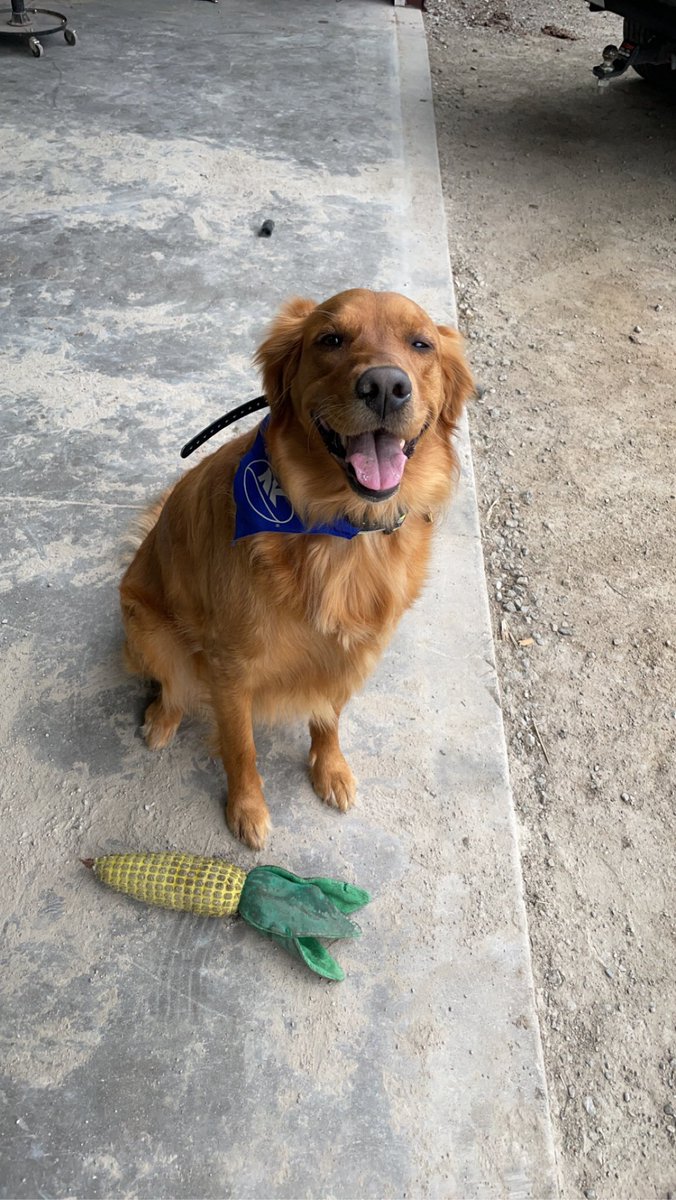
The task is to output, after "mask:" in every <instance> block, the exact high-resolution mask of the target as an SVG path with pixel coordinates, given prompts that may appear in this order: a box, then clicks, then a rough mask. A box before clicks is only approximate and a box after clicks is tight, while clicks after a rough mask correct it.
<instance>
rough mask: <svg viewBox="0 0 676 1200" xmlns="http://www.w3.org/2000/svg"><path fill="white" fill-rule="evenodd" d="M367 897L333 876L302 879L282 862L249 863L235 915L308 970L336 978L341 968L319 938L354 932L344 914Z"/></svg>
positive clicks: (348, 935) (356, 934)
mask: <svg viewBox="0 0 676 1200" xmlns="http://www.w3.org/2000/svg"><path fill="white" fill-rule="evenodd" d="M369 899H370V897H369V895H368V893H367V892H364V891H362V889H361V888H355V887H353V886H352V884H347V883H342V882H341V881H340V880H338V879H325V878H323V877H318V878H314V879H304V878H302V876H300V875H293V874H292V873H291V872H290V871H285V870H284V869H283V868H282V867H254V868H253V870H251V871H250V872H249V874H248V875H247V878H246V882H245V884H244V887H243V889H242V895H241V897H240V902H239V915H240V916H241V917H243V918H244V920H245V921H246V922H247V923H248V924H249V925H252V926H253V928H254V929H257V930H258V931H259V932H260V933H263V934H266V935H267V936H268V937H271V938H272V940H273V941H275V942H276V943H277V944H278V945H279V946H282V947H283V948H284V949H285V950H287V951H288V952H289V953H290V954H293V955H295V956H297V957H299V958H300V959H301V960H302V961H303V962H304V963H305V964H306V966H308V967H309V968H310V970H311V971H314V972H315V973H316V974H318V975H322V976H324V978H326V979H336V980H340V979H343V978H344V974H343V971H342V969H341V967H340V966H339V965H338V963H337V962H335V960H334V959H333V958H332V957H331V955H330V954H329V953H328V951H327V950H326V948H325V947H324V946H322V944H321V942H320V941H319V940H318V939H319V938H325V939H327V940H329V941H333V940H335V939H337V938H355V937H359V936H360V934H361V930H360V928H359V926H358V925H355V923H354V922H353V921H350V920H348V917H347V916H346V913H349V912H354V910H355V909H357V908H361V907H363V905H364V904H367V903H368V901H369Z"/></svg>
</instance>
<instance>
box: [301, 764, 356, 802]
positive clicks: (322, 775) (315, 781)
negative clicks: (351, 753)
mask: <svg viewBox="0 0 676 1200" xmlns="http://www.w3.org/2000/svg"><path fill="white" fill-rule="evenodd" d="M310 778H311V780H312V786H313V788H314V789H315V791H316V793H317V795H318V796H319V798H320V800H323V801H324V802H325V803H326V804H332V805H333V806H334V808H339V809H340V811H341V812H347V810H348V808H352V805H353V804H354V802H355V799H356V796H357V781H356V779H355V777H354V775H353V774H352V772H351V770H350V768H349V766H348V765H347V762H346V760H345V759H344V758H343V755H342V754H341V752H340V750H333V751H331V752H330V753H324V754H311V755H310Z"/></svg>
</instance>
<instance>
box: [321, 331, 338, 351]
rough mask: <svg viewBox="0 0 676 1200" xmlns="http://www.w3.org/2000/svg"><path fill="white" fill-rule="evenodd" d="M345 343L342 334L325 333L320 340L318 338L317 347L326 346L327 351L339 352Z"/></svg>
mask: <svg viewBox="0 0 676 1200" xmlns="http://www.w3.org/2000/svg"><path fill="white" fill-rule="evenodd" d="M344 341H345V338H344V337H343V335H342V333H323V334H322V336H321V337H320V338H317V345H318V346H324V347H325V348H326V349H327V350H337V349H338V346H342V344H343V342H344Z"/></svg>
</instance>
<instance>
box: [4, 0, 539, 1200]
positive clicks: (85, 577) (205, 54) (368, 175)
mask: <svg viewBox="0 0 676 1200" xmlns="http://www.w3.org/2000/svg"><path fill="white" fill-rule="evenodd" d="M71 12H72V16H73V19H72V24H73V25H74V27H75V28H76V29H77V31H78V34H79V35H80V40H79V43H78V46H77V47H76V48H70V47H67V46H66V45H65V43H64V42H63V41H62V40H60V39H57V38H53V39H45V57H44V58H43V59H42V60H40V61H38V60H34V59H33V58H32V57H30V55H28V54H27V53H26V52H24V51H21V50H19V49H16V48H10V49H7V48H5V47H0V58H1V60H2V68H3V70H2V78H1V79H0V97H1V98H2V104H1V107H0V112H1V113H2V118H1V120H2V124H3V127H4V128H3V137H2V139H0V159H1V161H2V179H3V197H2V211H3V218H4V220H3V236H2V239H1V240H0V256H1V258H2V282H3V287H2V292H1V301H0V302H1V303H2V304H3V305H4V306H5V309H4V320H3V324H2V340H3V343H4V349H5V354H4V364H3V374H2V380H0V388H1V390H2V430H3V434H4V455H3V460H2V463H0V497H1V498H0V513H1V514H2V527H1V534H0V538H1V543H0V544H1V546H2V568H1V570H0V618H1V620H2V624H1V625H0V640H1V644H2V651H3V654H2V677H1V683H2V690H3V697H4V700H3V707H2V718H1V719H2V733H3V736H2V745H3V750H4V755H5V763H4V766H3V772H2V783H1V787H2V798H1V811H2V830H3V833H2V844H3V851H4V855H3V857H4V859H5V865H4V868H3V878H2V881H1V883H0V899H1V900H2V906H3V910H4V911H6V913H7V920H6V922H5V926H4V939H3V946H2V970H3V998H2V1025H1V1034H2V1059H3V1063H4V1068H3V1074H2V1083H1V1085H0V1098H1V1100H2V1112H3V1126H4V1132H3V1142H4V1151H3V1159H2V1165H1V1166H0V1188H1V1194H2V1195H3V1196H6V1197H34V1196H41V1197H61V1196H68V1195H78V1196H87V1197H92V1198H98V1197H108V1196H114V1197H127V1196H129V1197H141V1198H144V1200H145V1198H149V1200H151V1198H153V1197H160V1196H161V1197H186V1198H187V1197H194V1196H200V1197H208V1198H211V1197H214V1198H221V1197H223V1198H224V1197H230V1196H233V1197H241V1198H249V1197H253V1198H257V1197H261V1198H262V1197H270V1196H274V1197H280V1198H284V1197H288V1198H298V1197H312V1198H315V1197H345V1198H347V1197H385V1196H387V1197H394V1196H401V1197H403V1196H407V1195H408V1196H415V1197H435V1198H440V1200H442V1198H443V1200H445V1198H447V1197H457V1198H460V1197H463V1198H467V1200H473V1198H475V1197H476V1198H479V1197H481V1198H484V1197H503V1196H505V1197H506V1196H509V1197H519V1198H526V1197H533V1198H535V1197H537V1198H541V1197H548V1196H553V1195H555V1193H556V1187H555V1182H554V1168H553V1159H552V1149H551V1138H550V1129H549V1120H548V1111H547V1101H546V1095H545V1088H544V1082H543V1075H542V1067H541V1058H540V1046H539V1036H538V1030H537V1020H536V1015H535V1010H534V1003H533V995H532V987H531V975H530V961H529V951H528V940H527V933H526V928H525V916H524V908H523V903H522V896H521V882H520V872H519V862H518V853H517V846H516V836H515V821H514V814H513V810H512V804H511V796H510V791H509V783H508V778H507V771H506V760H505V752H504V744H503V734H502V721H501V714H500V707H499V698H498V694H497V684H496V678H495V672H494V666H493V650H492V643H491V634H490V626H489V620H488V614H487V601H486V593H485V584H484V579H483V568H482V560H481V547H480V541H479V533H478V522H477V513H476V502H475V496H474V490H473V481H472V472H471V463H470V458H469V451H468V448H467V444H466V440H465V441H464V442H463V445H462V457H463V480H462V486H461V490H460V494H459V497H458V500H457V502H456V504H455V507H454V509H453V512H452V515H451V517H450V519H449V522H448V524H447V526H446V527H444V528H443V529H441V530H440V531H439V536H438V538H437V551H436V558H435V564H434V570H433V574H432V577H431V580H430V584H429V586H428V588H427V590H426V592H425V596H424V598H423V599H422V601H421V602H420V603H419V604H418V605H417V607H416V609H415V611H413V612H412V613H410V614H409V615H408V616H407V618H406V619H405V620H404V622H403V624H402V626H401V629H400V631H399V633H398V634H397V637H396V640H395V643H394V645H393V647H392V649H391V651H390V653H389V654H388V655H387V657H386V658H385V660H384V661H383V664H382V665H381V668H380V669H379V671H378V672H377V674H376V676H375V677H374V678H373V680H372V681H371V683H370V684H369V686H368V687H367V689H366V690H365V692H364V694H363V695H361V696H360V697H358V698H356V699H355V700H354V701H353V703H352V704H351V706H350V708H349V712H348V716H347V721H346V724H345V733H344V744H345V748H346V751H347V753H348V757H349V758H350V761H351V763H352V765H353V767H354V768H355V771H356V774H357V776H358V778H359V781H360V805H359V807H358V808H357V809H356V810H355V811H353V812H352V813H351V814H349V815H348V816H342V815H340V814H339V813H337V812H336V811H333V810H329V809H328V808H326V807H324V806H322V805H321V804H320V803H319V801H317V800H316V798H315V797H314V795H313V793H312V791H311V788H310V785H309V782H308V780H307V777H306V773H305V767H304V761H305V756H306V751H307V746H306V734H305V731H304V730H303V729H302V728H294V729H292V730H290V731H287V730H276V731H273V732H265V731H262V732H261V733H260V734H259V736H258V739H257V742H258V747H259V765H260V769H261V773H262V775H263V777H264V780H265V782H266V790H267V796H268V801H269V803H270V806H271V810H272V817H273V822H274V830H273V834H272V837H271V840H270V844H269V847H268V849H267V850H266V852H265V853H264V854H263V855H262V856H255V855H253V854H251V853H250V852H248V851H247V850H246V849H244V848H243V847H241V846H240V845H237V844H235V843H234V842H233V841H232V839H231V838H230V835H229V834H228V832H227V830H226V828H225V825H224V822H223V814H222V798H223V791H224V780H223V776H222V771H221V768H220V766H219V764H217V763H214V762H213V761H211V760H210V759H209V757H208V754H207V750H206V748H205V744H204V739H203V731H201V730H200V729H199V728H198V727H197V726H194V727H188V728H186V730H185V731H182V732H181V734H180V736H179V738H178V739H177V741H176V743H175V744H174V745H173V746H172V747H171V748H170V749H169V750H167V751H165V752H163V753H162V754H161V755H160V756H153V755H151V754H149V753H148V751H147V750H146V749H145V747H144V745H143V743H142V742H141V740H140V738H139V735H138V722H139V716H140V713H141V711H142V708H143V700H144V695H143V691H142V689H141V688H140V687H139V686H138V685H137V683H136V682H134V681H131V680H129V679H127V678H125V676H124V675H123V673H122V670H121V666H120V661H119V647H120V625H119V619H118V614H117V597H116V583H117V580H118V578H119V573H120V562H121V557H122V554H121V547H122V543H123V539H124V533H125V529H126V528H127V527H128V525H129V523H130V520H131V519H132V518H133V517H134V515H135V513H136V512H137V511H138V510H139V509H140V508H141V507H142V506H143V504H144V503H145V502H146V501H147V500H148V498H150V497H152V496H153V494H154V493H155V492H156V491H157V490H158V489H160V488H161V487H162V486H163V485H165V484H166V482H167V481H168V480H169V479H170V478H171V477H172V476H173V475H174V474H175V473H176V472H177V470H178V469H179V462H178V450H179V448H180V446H181V445H182V444H183V442H184V441H185V440H186V439H187V437H188V436H189V435H190V434H192V433H194V432H196V431H197V430H199V429H200V428H201V427H202V426H203V425H204V424H206V423H207V421H208V420H210V419H211V418H212V417H214V416H216V415H218V414H219V413H220V412H222V411H223V410H224V408H226V407H227V406H229V405H230V404H234V403H237V402H240V401H243V400H245V399H248V398H249V397H251V396H252V395H255V394H256V393H257V380H256V378H255V376H254V374H253V371H252V369H251V366H250V357H251V353H252V351H253V349H254V347H255V345H256V342H257V339H258V338H259V336H260V334H261V332H262V330H263V328H264V326H265V324H266V322H267V321H268V320H269V319H270V317H271V316H272V314H273V313H274V311H275V309H276V307H277V305H278V304H279V302H280V301H281V300H282V299H283V298H284V297H286V296H287V295H288V294H289V293H296V292H300V293H305V294H309V295H313V296H316V297H317V298H321V297H322V296H326V295H330V294H332V293H334V292H336V291H338V290H340V289H341V288H343V287H347V286H357V285H366V286H373V287H391V288H394V289H396V290H399V291H405V292H408V293H409V294H411V295H412V296H414V297H415V298H416V299H417V300H419V301H420V302H421V303H422V304H423V305H425V306H426V307H428V308H429V309H430V311H432V313H433V314H434V315H435V316H436V317H437V318H438V319H440V320H441V319H446V320H448V319H449V318H452V317H453V311H454V309H453V296H452V283H451V278H450V271H449V265H448V259H447V251H446V240H445V228H444V219H443V211H442V206H441V198H440V189H439V179H438V168H437V160H436V146H435V141H434V126H433V113H432V105H431V97H430V92H429V78H428V72H427V59H426V50H425V43H424V37H423V34H422V26H421V23H420V17H419V14H416V13H412V12H409V11H402V10H396V9H394V8H390V7H389V5H387V4H386V3H380V2H379V0H342V2H341V3H334V2H332V0H286V2H285V3H284V4H283V5H273V4H270V3H264V2H263V0H248V2H247V3H244V0H223V2H222V3H221V4H220V5H219V6H214V5H211V4H206V3H204V4H202V3H197V2H193V3H190V2H189V0H163V2H161V3H160V2H159V0H158V2H157V3H155V4H153V5H152V6H150V5H147V6H141V5H138V4H137V3H132V0H116V2H115V3H113V2H112V0H98V2H97V3H93V2H92V0H84V2H82V3H79V4H76V5H72V6H71ZM18 96H21V97H22V99H21V103H17V97H18ZM266 217H271V218H272V219H274V221H275V223H276V225H275V232H274V234H273V237H272V238H271V239H269V240H262V239H258V238H256V237H255V230H256V228H257V226H258V225H259V224H260V222H261V221H262V220H263V219H264V218H266ZM166 847H175V848H181V849H186V850H192V851H195V852H198V853H220V854H223V855H225V856H226V857H227V856H231V857H233V858H234V859H235V860H236V861H238V862H239V863H240V864H241V865H243V866H245V867H249V866H252V865H254V864H255V862H256V861H258V860H259V858H260V861H268V862H277V863H279V864H281V865H284V866H287V867H289V868H290V869H292V870H294V871H297V872H299V873H303V874H305V873H307V874H312V873H314V874H317V873H320V872H321V873H326V874H335V875H338V876H344V877H345V878H349V879H352V880H353V881H354V882H356V883H358V884H360V885H362V886H364V887H367V888H369V890H370V891H372V893H373V897H374V899H373V903H372V904H371V905H370V906H369V907H368V908H367V909H366V910H365V911H364V913H363V914H362V915H361V918H360V923H361V924H362V927H363V929H364V936H363V938H362V939H361V941H359V942H355V943H349V944H348V943H344V944H342V945H341V946H340V948H339V950H338V957H339V958H340V960H341V962H342V963H343V965H344V966H345V968H346V970H347V979H346V981H345V982H344V983H342V984H337V985H330V984H326V983H324V982H323V981H320V980H317V979H315V978H314V977H311V976H310V975H308V974H307V973H305V972H304V971H303V969H302V968H301V967H300V966H299V965H296V964H295V963H294V962H293V961H292V960H290V959H287V958H286V957H284V955H283V954H282V953H281V952H280V951H279V950H278V949H277V948H275V947H274V946H273V945H272V944H270V945H268V944H266V943H265V942H263V941H262V940H261V939H257V938H256V936H255V935H254V934H253V933H252V932H251V931H250V930H249V929H248V928H246V927H244V926H243V925H241V924H240V923H237V922H229V923H225V922H216V921H211V922H210V921H204V920H199V919H196V918H191V917H187V916H186V917H183V916H176V915H173V914H169V913H165V912H162V911H157V910H149V909H145V908H143V907H141V906H139V905H136V904H135V903H134V902H132V901H129V900H126V899H125V898H123V897H118V896H116V895H114V894H113V893H109V892H106V891H103V890H101V889H98V888H97V886H96V884H95V883H94V881H93V880H92V879H91V877H90V876H89V875H87V873H86V872H85V871H84V869H82V868H80V866H79V864H78V858H79V857H80V856H81V855H89V854H96V853H101V852H105V851H107V850H112V849H120V848H129V849H136V848H148V849H162V848H166Z"/></svg>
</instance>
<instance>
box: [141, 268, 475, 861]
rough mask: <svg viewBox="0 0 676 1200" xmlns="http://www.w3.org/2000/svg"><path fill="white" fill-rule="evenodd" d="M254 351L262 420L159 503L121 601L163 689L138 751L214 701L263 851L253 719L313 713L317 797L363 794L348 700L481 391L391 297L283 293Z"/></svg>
mask: <svg viewBox="0 0 676 1200" xmlns="http://www.w3.org/2000/svg"><path fill="white" fill-rule="evenodd" d="M256 361H257V363H258V365H259V366H260V367H261V369H262V374H263V383H264V387H265V393H266V396H267V400H268V403H269V406H270V415H269V417H268V418H267V421H266V422H263V425H262V426H261V427H259V429H258V430H254V431H253V432H251V433H246V434H244V435H242V436H241V437H238V438H236V439H234V440H233V441H231V442H229V443H228V444H226V445H224V446H223V447H222V448H221V449H220V450H217V451H216V452H215V453H214V454H211V455H210V456H209V457H207V458H204V459H203V460H202V461H201V462H200V463H199V464H198V465H197V466H196V467H194V468H193V469H192V470H190V471H188V472H187V473H186V474H185V475H184V476H183V477H182V478H181V479H180V481H179V482H178V483H176V484H175V485H174V487H173V488H172V489H171V490H170V491H169V492H168V493H167V495H166V496H165V497H163V499H162V501H161V502H160V503H159V504H158V505H157V506H156V508H155V509H154V510H153V511H152V513H151V515H150V518H149V522H148V523H149V524H150V522H153V523H152V528H150V530H149V532H148V533H147V536H146V537H145V540H144V541H143V543H142V544H141V546H140V548H139V549H138V551H137V552H136V556H135V558H134V559H133V561H132V563H131V565H130V567H129V569H128V570H127V572H126V574H125V576H124V578H123V580H122V585H121V602H122V613H123V618H124V624H125V632H126V647H125V657H126V662H127V665H128V667H129V668H130V670H132V671H133V672H135V673H137V674H139V675H142V676H144V677H146V678H149V679H154V680H155V681H156V682H157V683H158V684H159V685H160V692H159V695H158V697H157V699H155V700H154V701H153V702H152V703H151V704H150V705H149V707H148V709H147V710H146V714H145V724H144V726H143V733H144V736H145V739H146V742H147V744H148V746H149V747H150V748H151V749H154V750H157V749H161V748H162V747H164V746H167V745H168V744H169V742H170V741H171V740H172V738H173V736H174V734H175V732H176V730H177V729H178V726H179V724H180V722H181V718H182V717H183V715H184V714H186V713H191V712H192V713H194V712H201V713H205V712H206V713H209V714H210V715H211V716H212V717H213V720H214V721H215V726H216V731H217V745H218V749H219V752H220V755H221V757H222V759H223V765H224V767H225V771H226V775H227V783H228V793H227V804H226V819H227V823H228V825H229V827H230V829H231V831H232V833H233V834H234V835H235V836H237V837H239V838H241V839H242V841H244V842H246V844H247V845H248V846H250V847H251V848H252V849H255V850H258V849H260V848H261V847H262V846H263V844H264V842H265V839H266V835H267V833H268V830H269V827H270V820H269V813H268V809H267V805H266V803H265V799H264V796H263V789H262V785H261V779H260V776H259V774H258V771H257V769H256V749H255V745H254V733H253V730H254V723H255V722H256V721H257V720H263V721H270V720H278V719H284V718H292V717H298V716H299V715H302V716H304V717H306V718H307V719H309V725H310V742H311V745H310V774H311V779H312V783H313V786H314V789H315V791H316V792H317V794H318V795H319V796H320V797H321V799H322V800H324V801H326V803H327V804H332V805H335V806H336V807H337V808H339V809H341V810H343V811H345V810H347V809H348V808H350V806H351V805H352V804H353V802H354V799H355V780H354V776H353V774H352V771H351V770H350V768H349V766H348V764H347V762H346V760H345V758H344V757H343V753H342V751H341V748H340V743H339V738H338V721H339V717H340V713H341V710H342V709H343V707H344V705H345V704H346V702H347V701H348V700H349V698H350V696H351V695H352V693H353V692H354V691H355V690H356V689H357V688H359V687H360V686H361V685H362V684H363V682H364V680H365V679H366V677H367V676H368V674H369V673H370V672H371V671H372V670H373V667H374V666H375V664H376V663H377V661H378V659H379V657H380V655H381V653H382V651H383V649H384V648H385V646H386V645H387V643H388V641H389V639H390V638H391V636H392V633H393V632H394V629H395V627H396V625H397V622H398V621H399V619H400V617H401V616H402V614H403V612H404V611H405V610H406V609H407V608H408V607H409V605H410V604H411V603H412V602H413V600H415V598H416V596H417V595H418V593H419V592H420V589H421V587H422V585H423V582H424V579H425V573H426V566H427V561H428V556H429V551H430V541H431V537H432V531H433V521H434V518H435V516H436V515H438V514H439V512H440V511H441V510H442V509H443V507H444V505H445V504H446V502H447V501H448V499H449V496H450V493H451V489H452V484H453V480H454V477H455V475H456V472H457V459H456V454H455V450H454V448H453V445H452V441H451V439H452V435H453V432H454V429H455V427H456V423H457V421H458V418H459V416H460V413H461V411H462V408H463V404H464V402H465V400H466V399H467V398H468V396H469V395H470V393H471V391H472V386H473V385H472V379H471V376H470V373H469V370H468V368H467V365H466V363H465V360H464V358H463V354H462V349H461V340H460V337H459V335H458V334H457V333H456V332H455V331H454V330H453V329H450V328H446V327H445V326H443V325H435V324H434V323H433V321H432V320H431V319H430V317H428V316H427V315H426V313H425V312H423V310H422V309H421V308H419V307H418V305H417V304H414V303H413V302H412V301H411V300H409V299H407V298H406V297H404V296H400V295H397V294H395V293H392V292H384V293H378V292H371V291H367V290H363V289H353V290H351V291H347V292H342V293H341V294H340V295H338V296H334V297H333V298H332V299H330V300H327V301H325V302H324V303H322V304H315V303H313V302H312V301H310V300H303V299H294V300H291V301H289V302H288V303H287V304H286V306H285V307H284V308H283V309H282V311H281V313H280V314H279V316H278V317H277V319H276V320H275V321H274V323H273V325H272V327H271V329H270V331H269V333H268V336H267V337H266V338H265V340H264V341H263V343H262V345H261V346H260V348H259V350H258V352H257V355H256ZM261 430H263V432H261ZM242 472H243V474H242ZM238 480H239V483H238ZM238 489H239V491H238ZM252 506H253V507H252ZM240 509H241V511H240ZM257 512H258V513H260V515H261V520H262V522H263V524H262V526H261V527H257V526H256V521H257V520H258V517H257V516H256V513H257ZM252 513H253V521H254V525H253V527H251V526H249V525H247V521H248V519H249V518H250V517H252ZM271 521H272V522H273V525H272V527H271V525H270V522H271ZM266 522H267V524H266Z"/></svg>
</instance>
